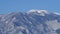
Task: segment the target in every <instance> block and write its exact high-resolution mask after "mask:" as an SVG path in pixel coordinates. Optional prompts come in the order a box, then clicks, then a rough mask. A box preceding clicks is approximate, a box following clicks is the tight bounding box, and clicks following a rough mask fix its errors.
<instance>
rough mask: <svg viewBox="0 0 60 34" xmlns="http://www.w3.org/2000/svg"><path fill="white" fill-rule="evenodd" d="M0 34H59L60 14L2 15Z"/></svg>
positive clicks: (37, 12) (37, 11)
mask: <svg viewBox="0 0 60 34" xmlns="http://www.w3.org/2000/svg"><path fill="white" fill-rule="evenodd" d="M0 34H60V14H59V13H56V12H49V11H46V10H30V11H28V12H12V13H8V14H3V15H0Z"/></svg>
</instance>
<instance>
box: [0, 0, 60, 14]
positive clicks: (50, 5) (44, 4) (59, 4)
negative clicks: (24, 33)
mask: <svg viewBox="0 0 60 34" xmlns="http://www.w3.org/2000/svg"><path fill="white" fill-rule="evenodd" d="M31 9H38V10H39V9H40V10H48V11H51V12H52V11H53V12H60V0H0V14H6V13H8V12H16V11H22V12H24V11H28V10H31Z"/></svg>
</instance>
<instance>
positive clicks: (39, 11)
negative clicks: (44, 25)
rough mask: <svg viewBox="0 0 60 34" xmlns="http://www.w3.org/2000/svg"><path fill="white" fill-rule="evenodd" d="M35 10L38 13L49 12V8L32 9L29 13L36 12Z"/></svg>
mask: <svg viewBox="0 0 60 34" xmlns="http://www.w3.org/2000/svg"><path fill="white" fill-rule="evenodd" d="M35 12H37V13H48V11H47V10H30V11H28V13H35Z"/></svg>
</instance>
